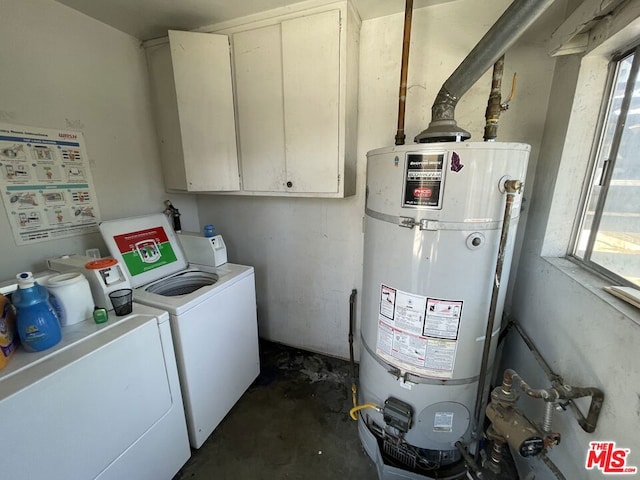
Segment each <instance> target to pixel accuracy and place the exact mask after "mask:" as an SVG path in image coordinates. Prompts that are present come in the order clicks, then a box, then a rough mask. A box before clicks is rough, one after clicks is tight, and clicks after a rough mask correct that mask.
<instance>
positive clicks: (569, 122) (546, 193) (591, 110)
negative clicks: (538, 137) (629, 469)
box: [502, 3, 640, 480]
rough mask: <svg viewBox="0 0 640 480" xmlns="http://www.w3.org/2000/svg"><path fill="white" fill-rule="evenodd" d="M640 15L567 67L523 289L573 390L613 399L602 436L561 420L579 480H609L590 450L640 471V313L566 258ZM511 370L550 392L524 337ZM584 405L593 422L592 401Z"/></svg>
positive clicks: (559, 460)
mask: <svg viewBox="0 0 640 480" xmlns="http://www.w3.org/2000/svg"><path fill="white" fill-rule="evenodd" d="M632 5H633V3H629V4H627V6H629V7H631V6H632ZM636 7H637V5H636ZM629 10H631V8H630V9H629ZM639 14H640V11H638V10H637V8H636V13H635V16H636V21H635V27H634V28H632V29H630V30H628V31H627V35H619V36H620V37H622V38H621V39H620V41H617V40H616V39H615V38H611V39H609V40H608V41H607V42H604V43H603V45H602V46H601V47H599V49H598V51H596V52H591V53H590V54H589V55H588V56H586V57H584V59H581V58H580V57H579V56H570V57H566V58H561V59H559V60H558V64H557V67H556V71H555V75H554V79H553V85H552V95H551V98H550V102H549V111H548V114H547V120H546V126H545V133H544V139H543V142H542V145H541V154H540V161H539V163H538V166H537V179H536V184H535V187H534V190H533V192H532V193H533V195H532V198H533V202H532V203H531V206H530V213H529V221H528V223H527V228H526V238H525V241H524V244H523V249H522V254H521V257H520V266H519V270H518V272H517V276H516V282H515V284H514V289H513V290H514V294H513V302H512V309H511V315H512V316H513V317H514V318H515V319H516V320H517V321H518V322H519V323H520V324H521V325H522V327H523V329H524V330H525V331H526V332H527V333H528V335H529V336H530V337H531V338H532V340H533V342H534V344H535V345H536V346H537V348H538V349H539V350H540V351H541V353H542V356H543V357H544V358H545V360H546V361H547V362H548V363H549V364H550V366H551V368H552V369H553V370H554V371H555V373H557V374H559V375H560V376H562V377H563V378H564V381H565V383H567V384H569V385H573V386H581V387H597V388H600V389H601V390H603V391H604V393H605V400H604V404H603V409H602V413H601V416H600V419H599V421H598V426H597V429H596V431H595V432H594V433H591V434H589V433H586V432H584V431H583V430H582V429H581V428H580V427H579V426H578V424H577V422H576V421H575V419H574V418H573V415H572V413H571V412H570V411H567V412H562V413H559V414H557V415H556V416H555V418H554V422H553V430H554V431H559V432H560V433H561V434H562V441H561V443H560V445H558V446H556V447H554V448H553V449H552V450H551V452H550V454H549V457H550V458H551V459H552V461H553V462H555V463H556V464H557V465H558V467H559V468H560V470H561V471H562V472H563V474H564V475H565V477H566V478H569V479H574V478H576V479H577V478H580V479H600V478H603V473H602V472H601V471H600V470H597V469H596V470H591V471H587V470H586V469H585V460H586V456H587V451H588V448H589V442H595V441H615V442H616V444H617V447H619V448H628V449H630V454H629V457H628V463H627V465H628V466H636V467H638V466H640V437H639V436H638V425H639V420H640V387H639V386H640V363H639V362H638V361H637V350H638V345H640V312H639V311H638V310H637V309H634V308H633V307H631V306H629V305H626V304H624V303H623V302H621V301H619V300H617V299H615V298H614V297H612V296H610V295H609V294H607V293H605V292H604V291H603V290H602V287H603V286H605V285H607V282H606V281H605V280H604V279H602V278H600V277H598V276H596V275H593V274H590V273H588V272H587V271H585V270H584V269H582V268H581V267H579V266H577V265H575V264H573V263H571V262H569V261H568V260H566V259H563V258H561V257H563V256H564V255H565V253H566V252H567V251H568V250H569V249H570V238H571V229H572V225H573V220H574V218H575V216H576V212H577V208H578V199H579V196H580V191H581V188H582V182H583V179H584V177H585V173H586V171H587V165H588V160H589V150H590V147H591V139H592V138H593V137H594V129H595V124H596V120H597V115H598V110H599V106H600V99H601V98H602V96H603V90H604V81H605V77H606V67H607V63H608V61H609V56H608V55H609V54H611V53H612V52H615V51H616V50H619V49H620V48H623V47H624V46H625V45H628V43H627V42H628V33H629V32H632V33H633V35H634V36H635V37H636V38H638V34H640V17H637V16H638V15H639ZM618 19H620V16H618V17H617V19H614V18H611V19H609V20H608V21H607V22H606V26H605V27H604V28H606V29H608V30H611V31H610V32H608V33H609V34H610V33H612V31H613V29H612V28H611V27H610V26H612V25H617V24H619V23H621V22H619V21H618ZM591 38H592V39H595V38H596V35H591ZM598 41H602V39H598ZM545 256H546V257H545ZM502 366H503V368H507V367H509V368H514V369H515V370H516V371H518V372H519V373H520V374H521V375H522V376H523V377H524V378H525V380H526V381H527V382H528V383H529V384H530V385H531V386H532V387H534V388H547V387H549V386H550V383H549V380H548V379H547V378H546V377H545V375H544V374H543V373H542V370H541V369H540V367H539V366H538V364H537V363H536V362H535V360H534V359H533V357H532V355H531V353H530V352H529V350H528V349H527V347H526V346H525V345H524V344H523V342H522V341H521V340H520V339H519V338H518V336H517V335H515V334H510V335H509V336H508V337H507V340H506V346H505V350H504V355H503V365H502ZM520 404H521V405H522V406H523V408H524V411H525V413H526V414H527V416H529V418H531V419H532V420H534V421H540V419H541V416H542V411H543V410H542V409H543V406H542V402H539V401H537V402H536V401H531V400H529V399H527V398H522V399H521V403H520ZM577 404H578V405H579V407H580V408H581V410H582V411H583V413H584V414H586V413H587V410H588V406H589V400H585V399H582V400H579V401H577ZM521 463H522V465H521V466H522V467H523V471H527V470H530V471H533V472H534V473H535V478H536V479H542V480H545V479H554V478H556V477H555V476H554V475H553V474H551V473H550V471H549V470H548V469H547V468H546V467H545V466H544V465H543V464H541V462H538V461H536V460H532V461H529V462H521ZM629 477H631V476H629ZM634 478H635V476H634Z"/></svg>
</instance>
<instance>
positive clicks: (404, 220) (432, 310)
mask: <svg viewBox="0 0 640 480" xmlns="http://www.w3.org/2000/svg"><path fill="white" fill-rule="evenodd" d="M529 151H530V147H529V145H524V144H518V143H493V142H491V143H489V142H466V143H460V142H451V143H430V144H416V145H405V146H398V147H388V148H381V149H378V150H374V151H371V152H369V153H368V154H367V160H368V163H367V200H366V212H365V213H366V215H365V236H364V277H363V290H362V321H361V332H362V350H361V355H360V403H373V404H376V405H378V406H384V405H385V401H387V400H388V399H390V398H391V399H395V400H399V401H400V402H401V403H402V404H406V405H408V406H409V407H410V408H411V410H412V412H413V413H412V419H411V421H410V425H409V428H408V430H407V431H406V432H399V431H397V429H396V428H395V427H394V425H393V423H394V422H393V421H391V424H389V421H390V420H389V418H386V419H385V418H384V415H382V414H381V413H379V412H376V411H375V410H363V411H361V415H360V422H359V431H360V438H361V440H362V442H363V445H364V446H365V449H366V450H367V452H368V453H369V455H370V456H371V457H372V458H373V459H374V461H376V462H377V463H378V467H379V473H380V472H382V467H381V462H382V456H381V453H380V451H381V446H382V445H383V444H384V442H385V436H386V435H387V434H389V435H391V437H393V435H394V433H397V434H398V438H401V439H402V442H405V444H406V446H407V449H408V450H407V449H405V450H406V451H408V452H410V453H411V454H412V455H413V454H416V452H417V455H418V456H419V457H420V455H422V456H423V457H424V458H423V459H422V462H423V463H424V462H425V461H427V460H426V459H427V458H428V459H430V460H429V461H432V463H431V465H433V466H434V467H435V466H437V465H438V464H440V465H446V464H447V463H452V462H455V461H457V459H458V458H459V456H458V455H457V452H456V448H455V446H454V445H455V442H456V441H458V440H461V441H463V443H464V442H468V441H469V440H470V438H471V429H472V426H473V425H472V424H473V416H474V407H475V402H476V392H477V388H478V380H479V378H480V365H481V360H482V353H483V346H484V342H485V331H486V328H487V319H488V315H489V309H490V303H491V295H492V288H493V285H494V278H495V271H496V261H497V257H498V247H499V243H500V234H501V230H502V222H503V216H504V211H505V200H506V193H505V192H504V182H505V181H506V180H521V181H524V178H525V174H526V168H527V161H528V157H529ZM520 204H521V193H518V194H517V195H516V197H515V199H514V203H513V207H512V210H511V212H512V214H511V228H510V230H509V236H508V238H507V245H506V251H505V257H504V266H503V272H504V273H503V275H502V285H501V288H500V294H499V297H498V304H497V311H496V316H495V319H496V320H495V324H494V327H495V328H494V330H493V333H492V336H494V337H495V336H496V335H497V334H498V333H499V329H500V319H501V316H502V310H503V306H504V298H505V292H506V288H505V287H506V283H507V279H508V276H509V268H510V264H511V258H512V252H513V243H514V239H515V234H516V226H517V220H518V216H519V213H520ZM495 340H496V339H495V338H494V341H493V345H494V347H493V348H492V351H491V358H490V363H492V362H493V356H494V353H495V343H496V342H495ZM395 400H393V402H395ZM391 410H392V411H393V409H391ZM400 423H402V422H400ZM392 443H393V442H392ZM396 445H398V442H396ZM385 448H386V444H385ZM406 451H401V452H399V454H398V455H400V457H402V456H403V455H405V454H406ZM420 452H422V453H420ZM387 453H389V452H387ZM396 453H397V452H396ZM390 454H391V455H392V456H394V452H390ZM394 460H402V458H400V459H398V458H394ZM394 463H395V464H397V462H394ZM394 468H395V467H394ZM380 476H381V477H383V476H384V475H382V474H381V475H380ZM389 478H396V477H393V476H391V477H389ZM397 478H400V477H397ZM402 478H412V477H402ZM416 478H422V477H416Z"/></svg>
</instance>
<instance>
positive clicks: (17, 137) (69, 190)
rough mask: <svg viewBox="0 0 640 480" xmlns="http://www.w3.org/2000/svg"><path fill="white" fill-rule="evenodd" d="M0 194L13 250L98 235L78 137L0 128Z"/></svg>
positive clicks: (91, 190) (81, 140) (67, 133)
mask: <svg viewBox="0 0 640 480" xmlns="http://www.w3.org/2000/svg"><path fill="white" fill-rule="evenodd" d="M0 188H1V191H2V200H3V203H4V207H5V210H6V212H7V217H8V219H9V224H10V225H11V230H12V232H13V237H14V239H15V242H16V244H17V245H29V244H32V243H37V242H43V241H46V240H54V239H60V238H66V237H73V236H76V235H80V234H85V233H94V232H98V223H99V222H100V213H99V211H98V202H97V200H96V194H95V189H94V186H93V180H92V177H91V171H90V169H89V160H88V158H87V151H86V148H85V144H84V137H83V135H82V132H77V131H65V130H52V129H46V128H39V127H27V126H20V125H8V124H1V123H0Z"/></svg>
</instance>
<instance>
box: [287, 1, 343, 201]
mask: <svg viewBox="0 0 640 480" xmlns="http://www.w3.org/2000/svg"><path fill="white" fill-rule="evenodd" d="M282 71H283V91H284V122H285V145H286V162H287V165H286V172H287V173H286V175H287V178H286V181H287V182H291V187H289V188H288V191H292V192H318V193H321V192H327V193H329V192H337V191H338V175H339V158H338V154H339V152H338V136H339V127H340V125H339V121H338V119H339V104H340V11H339V10H331V11H328V12H323V13H319V14H315V15H308V16H305V17H300V18H295V19H292V20H286V21H284V22H282Z"/></svg>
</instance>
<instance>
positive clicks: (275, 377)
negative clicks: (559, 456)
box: [173, 342, 518, 480]
mask: <svg viewBox="0 0 640 480" xmlns="http://www.w3.org/2000/svg"><path fill="white" fill-rule="evenodd" d="M260 360H261V373H260V376H259V377H258V378H257V380H256V381H255V382H254V383H253V385H252V386H251V387H250V388H249V389H248V390H247V392H246V393H245V394H244V395H243V396H242V398H241V399H240V400H239V401H238V403H237V404H236V405H235V406H234V407H233V409H232V410H231V412H229V414H228V415H227V416H226V418H225V419H224V420H223V421H222V423H221V424H220V425H219V426H218V428H217V429H216V430H215V431H214V432H213V434H212V435H211V436H210V437H209V438H208V439H207V441H206V442H205V443H204V445H203V446H202V447H201V448H200V449H199V450H192V452H191V454H192V455H191V458H190V459H189V461H188V462H187V463H186V464H185V465H184V467H183V468H182V469H181V470H180V472H178V474H177V475H176V476H175V477H174V479H173V480H342V479H345V480H346V479H348V480H377V478H378V477H377V474H376V468H375V466H374V464H373V462H372V461H371V460H370V459H369V457H368V456H367V454H366V453H365V452H364V450H363V449H362V446H361V443H360V439H359V438H358V427H357V424H356V422H354V421H353V420H351V418H350V417H349V409H350V408H351V405H352V401H351V378H352V377H351V367H350V364H349V362H346V361H344V360H339V359H335V358H330V357H326V356H323V355H318V354H313V353H309V352H304V351H301V350H297V349H294V348H290V347H285V346H283V345H278V344H274V343H269V342H261V343H260ZM356 374H357V370H356ZM486 448H487V449H488V450H487V455H488V451H489V450H490V446H489V445H487V446H486ZM435 473H437V472H435ZM483 475H484V478H486V479H487V480H515V479H517V478H518V474H517V473H516V470H515V465H514V464H513V459H512V458H511V456H510V455H508V454H506V455H505V463H503V471H502V472H501V473H500V474H499V475H494V474H493V473H491V472H489V471H486V470H485V471H484V473H483ZM443 476H446V474H444V472H443ZM463 476H464V473H463ZM420 478H425V479H426V478H431V477H420ZM433 478H441V477H440V476H438V475H437V474H434V476H433ZM465 478H466V476H465Z"/></svg>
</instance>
